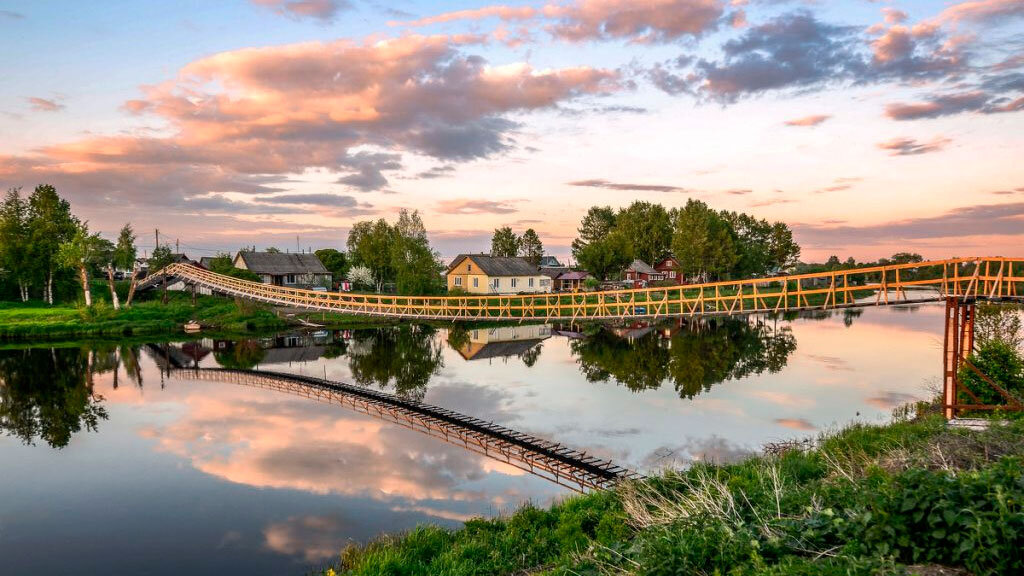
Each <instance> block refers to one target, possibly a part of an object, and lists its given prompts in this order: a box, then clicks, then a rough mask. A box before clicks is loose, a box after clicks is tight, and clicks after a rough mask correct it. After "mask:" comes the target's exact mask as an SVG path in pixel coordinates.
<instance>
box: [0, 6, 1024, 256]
mask: <svg viewBox="0 0 1024 576" xmlns="http://www.w3.org/2000/svg"><path fill="white" fill-rule="evenodd" d="M0 77H2V78H3V82H0V187H3V188H4V189H7V188H11V187H22V188H23V190H25V191H28V190H30V189H32V188H34V187H35V186H36V185H38V184H40V183H50V184H53V185H55V186H57V188H58V190H59V192H60V193H61V194H62V195H63V196H65V197H67V198H68V199H69V200H70V201H71V202H72V208H73V210H74V211H75V213H76V214H78V215H80V216H81V217H82V218H83V219H87V220H88V221H89V225H90V228H91V229H92V230H94V231H100V232H102V233H104V234H105V235H108V236H114V235H116V233H117V231H118V229H119V228H120V227H121V226H122V225H123V224H124V223H125V222H131V223H132V224H133V225H134V227H135V228H136V230H137V231H138V233H139V245H140V247H141V248H143V249H147V248H149V249H151V248H152V246H153V243H154V237H155V232H154V230H156V229H159V230H160V237H161V240H162V241H178V242H179V243H180V246H181V249H182V251H184V252H186V253H188V254H189V255H190V256H192V257H194V258H198V257H200V256H208V255H213V254H214V253H216V252H218V251H233V250H237V249H238V248H240V247H242V246H251V245H255V246H257V247H258V248H264V247H267V246H276V247H278V248H281V249H288V250H296V249H308V248H313V249H317V248H323V247H335V248H343V247H344V244H345V239H346V235H347V232H348V230H349V229H350V228H351V226H352V224H353V223H354V222H357V221H359V220H365V219H377V218H387V219H389V220H393V219H394V218H395V217H396V215H397V213H398V211H399V210H400V209H403V208H406V209H410V210H419V211H420V214H421V215H422V217H423V219H424V222H425V224H426V226H427V229H428V231H429V233H430V237H431V241H432V243H433V244H434V246H435V247H436V248H437V249H438V250H439V251H440V253H441V254H442V256H444V257H445V258H446V259H448V258H451V257H453V256H454V255H456V254H458V253H460V252H467V251H484V250H487V249H489V245H490V236H491V234H492V232H493V230H494V228H496V227H499V226H506V225H507V226H511V227H512V228H513V229H514V230H516V231H518V232H522V231H523V230H525V229H526V228H530V227H532V228H534V229H535V230H536V231H537V232H538V234H539V235H540V237H541V239H542V241H543V242H544V244H545V247H546V248H547V251H548V252H549V253H551V254H554V255H556V256H560V257H563V258H564V257H566V256H567V255H568V254H569V244H570V243H571V241H572V239H573V238H574V237H575V235H576V228H577V227H578V226H579V221H580V219H581V218H582V216H583V215H584V214H585V213H586V211H587V209H588V208H589V207H590V206H593V205H611V206H613V207H624V206H626V205H628V204H630V203H631V202H633V201H635V200H643V201H649V202H658V203H661V204H663V205H664V206H666V207H668V208H672V207H681V206H683V205H684V204H685V203H686V202H687V200H688V199H690V198H694V199H699V200H702V201H704V202H706V203H708V204H709V205H710V206H711V207H713V208H716V209H727V210H737V211H744V212H748V213H751V214H753V215H755V216H758V217H761V218H766V219H769V220H782V221H785V222H787V223H788V224H789V225H790V226H791V227H792V228H793V230H794V234H795V236H796V239H797V241H798V242H799V243H800V244H801V245H802V247H803V256H802V258H803V259H804V260H805V261H820V260H824V259H826V258H828V256H830V255H832V254H836V255H839V256H840V257H841V258H843V259H845V258H846V257H847V256H853V257H855V258H857V259H858V260H874V259H877V258H879V257H883V256H888V255H890V254H892V253H894V252H897V251H915V252H919V253H921V254H922V255H924V256H925V257H927V258H936V259H937V258H947V257H952V256H974V255H977V256H982V255H984V256H997V255H1002V256H1020V255H1022V251H1024V248H1022V247H1024V162H1022V161H1021V159H1022V158H1024V114H1022V111H1024V2H1022V1H1021V0H967V1H959V2H957V1H943V0H931V1H923V0H916V1H912V0H908V1H879V0H876V1H871V0H842V1H828V2H825V1H811V0H790V1H787V0H760V1H759V0H731V1H730V0H647V1H640V0H548V1H541V2H508V3H506V4H491V3H488V2H486V1H481V2H472V1H465V2H455V1H441V2H418V1H412V0H408V1H404V0H403V1H397V2H383V1H376V0H224V1H220V2H206V1H177V2H163V1H159V0H155V1H136V2H127V1H100V0H97V1H96V2H87V3H86V2H77V1H66V2H65V1H60V0H48V1H45V2H38V1H9V0H8V1H4V0H0Z"/></svg>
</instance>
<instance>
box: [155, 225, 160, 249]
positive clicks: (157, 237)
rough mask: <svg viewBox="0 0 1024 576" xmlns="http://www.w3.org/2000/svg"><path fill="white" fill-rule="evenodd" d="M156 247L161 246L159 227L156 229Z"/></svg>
mask: <svg viewBox="0 0 1024 576" xmlns="http://www.w3.org/2000/svg"><path fill="white" fill-rule="evenodd" d="M156 247H157V248H159V247H160V229H159V228H157V229H156Z"/></svg>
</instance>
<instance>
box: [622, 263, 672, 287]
mask: <svg viewBox="0 0 1024 576" xmlns="http://www.w3.org/2000/svg"><path fill="white" fill-rule="evenodd" d="M664 279H665V274H664V273H662V272H658V271H657V270H655V269H654V268H652V267H651V266H650V265H649V264H647V263H646V262H644V261H643V260H633V263H632V264H630V265H629V266H628V267H627V268H626V280H629V281H630V282H632V283H633V284H634V285H639V286H642V285H645V284H647V283H648V282H657V281H659V280H664Z"/></svg>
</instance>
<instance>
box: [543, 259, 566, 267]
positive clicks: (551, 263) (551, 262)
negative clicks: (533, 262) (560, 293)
mask: <svg viewBox="0 0 1024 576" xmlns="http://www.w3.org/2000/svg"><path fill="white" fill-rule="evenodd" d="M540 266H541V268H559V267H561V266H562V263H561V262H559V261H558V258H555V257H554V256H542V257H541V259H540Z"/></svg>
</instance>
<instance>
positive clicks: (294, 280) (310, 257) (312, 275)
mask: <svg viewBox="0 0 1024 576" xmlns="http://www.w3.org/2000/svg"><path fill="white" fill-rule="evenodd" d="M234 266H235V268H241V269H242V270H248V271H250V272H253V273H254V274H257V275H259V277H260V278H261V279H262V281H263V283H264V284H273V285H275V286H290V287H294V288H311V287H314V286H324V287H328V286H330V285H331V273H330V272H329V271H328V270H327V268H325V267H324V265H323V263H322V262H320V259H319V258H317V257H316V254H301V253H300V254H293V253H288V252H248V251H242V252H239V253H238V255H236V256H235V260H234Z"/></svg>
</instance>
